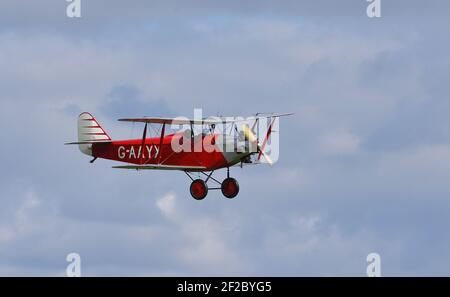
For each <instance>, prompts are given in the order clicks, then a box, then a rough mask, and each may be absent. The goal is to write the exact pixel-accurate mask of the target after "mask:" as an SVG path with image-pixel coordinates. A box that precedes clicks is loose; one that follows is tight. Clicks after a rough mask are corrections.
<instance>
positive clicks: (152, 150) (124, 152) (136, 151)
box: [117, 144, 159, 160]
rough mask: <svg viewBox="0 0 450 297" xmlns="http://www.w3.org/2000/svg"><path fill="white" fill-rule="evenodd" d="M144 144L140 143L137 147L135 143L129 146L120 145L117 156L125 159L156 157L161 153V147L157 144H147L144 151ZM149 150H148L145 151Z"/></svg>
mask: <svg viewBox="0 0 450 297" xmlns="http://www.w3.org/2000/svg"><path fill="white" fill-rule="evenodd" d="M141 151H142V146H141V145H139V146H137V148H135V146H134V145H132V146H130V147H129V148H127V147H125V146H119V148H118V149H117V156H118V157H119V159H121V160H123V159H125V158H127V157H128V159H141V158H142V159H146V158H148V159H152V158H153V159H156V158H157V157H158V154H159V147H158V146H157V145H153V144H152V145H146V146H145V149H144V152H142V156H141ZM145 151H147V152H145Z"/></svg>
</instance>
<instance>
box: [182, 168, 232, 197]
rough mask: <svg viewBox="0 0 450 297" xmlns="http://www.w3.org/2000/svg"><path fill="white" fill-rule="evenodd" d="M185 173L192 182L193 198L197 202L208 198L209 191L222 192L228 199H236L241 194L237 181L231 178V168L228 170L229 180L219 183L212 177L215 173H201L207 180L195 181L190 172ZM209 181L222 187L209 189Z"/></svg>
mask: <svg viewBox="0 0 450 297" xmlns="http://www.w3.org/2000/svg"><path fill="white" fill-rule="evenodd" d="M185 173H186V174H187V176H189V178H190V179H191V180H192V183H191V187H190V192H191V196H192V197H193V198H194V199H195V200H203V199H204V198H205V197H206V195H208V191H209V190H221V191H222V194H223V196H225V197H226V198H228V199H232V198H234V197H236V196H237V194H238V193H239V183H238V182H237V180H236V179H234V178H232V177H230V168H227V178H225V179H224V180H223V182H219V181H218V180H217V179H215V178H214V177H212V174H213V173H214V171H211V172H210V173H209V174H206V173H205V172H201V173H202V174H203V175H205V176H206V179H205V180H202V179H200V178H198V179H193V178H192V176H191V175H190V174H189V172H187V171H185ZM209 180H212V181H213V182H215V183H216V184H218V185H220V187H216V188H210V187H208V184H207V182H208V181H209Z"/></svg>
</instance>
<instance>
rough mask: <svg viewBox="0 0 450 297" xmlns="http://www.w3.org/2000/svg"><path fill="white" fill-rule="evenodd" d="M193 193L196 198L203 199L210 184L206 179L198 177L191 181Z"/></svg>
mask: <svg viewBox="0 0 450 297" xmlns="http://www.w3.org/2000/svg"><path fill="white" fill-rule="evenodd" d="M190 190H191V195H192V197H193V198H194V199H195V200H202V199H204V198H205V197H206V195H208V186H207V185H206V183H205V181H203V180H201V179H196V180H194V181H193V182H192V183H191V188H190Z"/></svg>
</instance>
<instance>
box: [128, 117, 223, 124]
mask: <svg viewBox="0 0 450 297" xmlns="http://www.w3.org/2000/svg"><path fill="white" fill-rule="evenodd" d="M119 121H120V122H134V123H151V124H173V125H190V124H192V125H203V124H217V123H221V122H222V121H216V120H189V119H181V118H180V119H178V118H127V119H119Z"/></svg>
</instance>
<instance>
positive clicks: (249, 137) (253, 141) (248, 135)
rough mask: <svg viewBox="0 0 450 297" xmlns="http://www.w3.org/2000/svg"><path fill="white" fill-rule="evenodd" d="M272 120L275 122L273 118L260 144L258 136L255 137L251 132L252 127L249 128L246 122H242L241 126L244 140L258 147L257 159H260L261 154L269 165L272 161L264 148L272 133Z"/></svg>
mask: <svg viewBox="0 0 450 297" xmlns="http://www.w3.org/2000/svg"><path fill="white" fill-rule="evenodd" d="M274 122H275V119H274V120H273V121H272V123H271V124H270V126H269V129H268V130H267V134H266V137H265V138H264V141H263V143H262V145H261V144H259V142H258V138H256V136H255V134H254V133H253V131H252V129H250V127H249V126H248V125H247V124H244V125H243V127H242V128H243V131H244V137H245V140H247V141H248V142H249V143H250V145H252V144H256V146H257V147H258V151H259V154H258V160H260V159H261V156H263V157H264V159H265V160H266V162H267V163H268V164H269V165H271V166H272V165H273V161H272V159H270V157H269V156H268V155H267V154H266V152H265V151H264V148H265V147H266V143H267V140H268V139H269V137H270V134H271V133H272V125H273V123H274Z"/></svg>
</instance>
